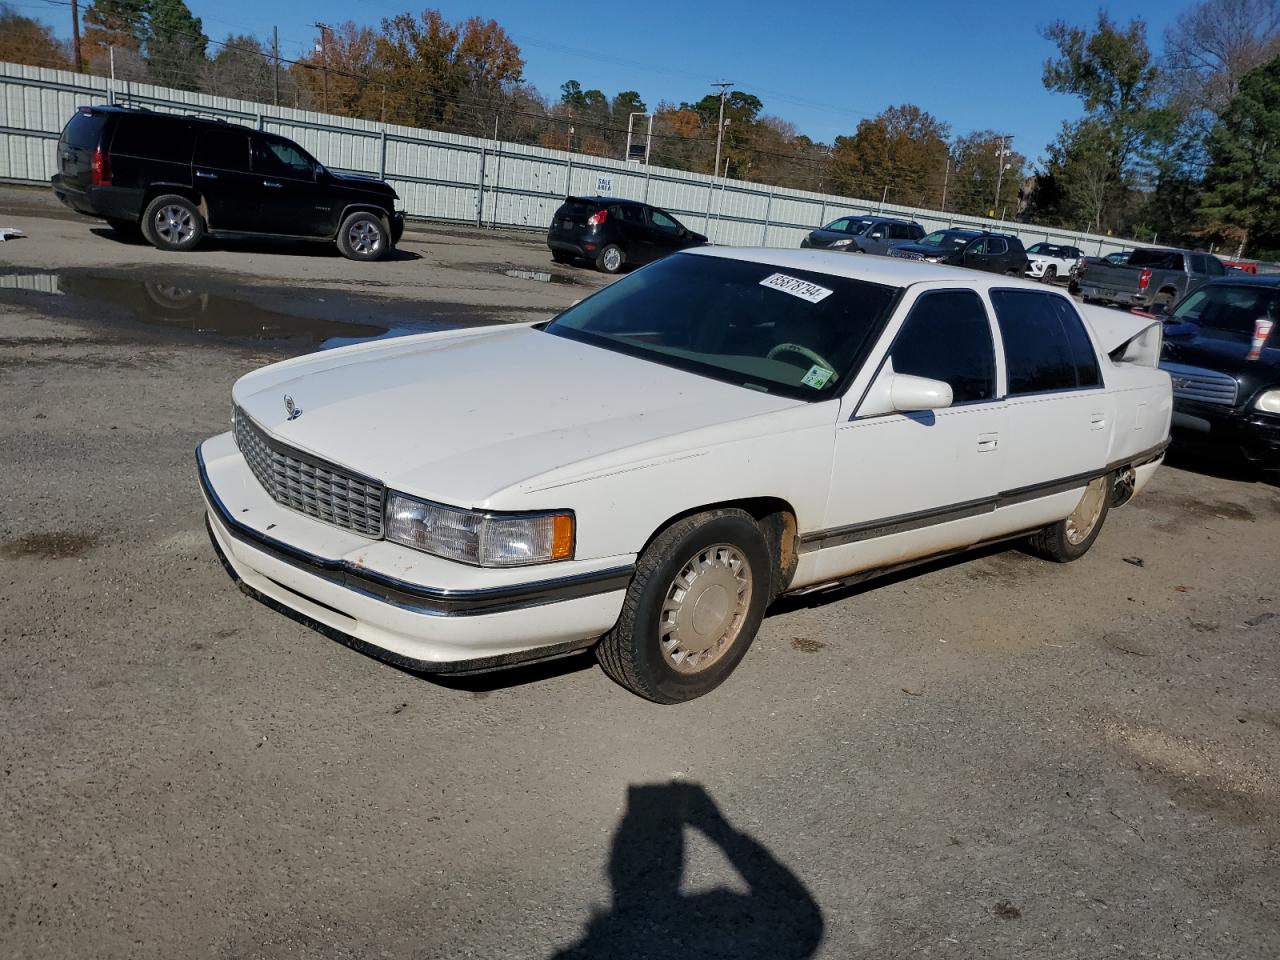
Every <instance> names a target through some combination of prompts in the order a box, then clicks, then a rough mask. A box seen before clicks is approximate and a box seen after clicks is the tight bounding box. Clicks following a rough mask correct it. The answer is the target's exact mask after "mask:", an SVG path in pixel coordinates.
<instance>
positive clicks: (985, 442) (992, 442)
mask: <svg viewBox="0 0 1280 960" xmlns="http://www.w3.org/2000/svg"><path fill="white" fill-rule="evenodd" d="M999 447H1000V434H998V433H980V434H978V452H979V453H992V452H993V451H995V450H997V449H999Z"/></svg>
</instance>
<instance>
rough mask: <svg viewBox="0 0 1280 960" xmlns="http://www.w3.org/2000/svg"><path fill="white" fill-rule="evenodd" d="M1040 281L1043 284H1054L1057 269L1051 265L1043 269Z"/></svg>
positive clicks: (1056, 277)
mask: <svg viewBox="0 0 1280 960" xmlns="http://www.w3.org/2000/svg"><path fill="white" fill-rule="evenodd" d="M1040 279H1041V280H1043V281H1044V282H1045V283H1054V282H1055V281H1056V280H1057V279H1058V268H1057V267H1055V266H1052V265H1050V266H1047V267H1045V268H1044V273H1042V274H1040Z"/></svg>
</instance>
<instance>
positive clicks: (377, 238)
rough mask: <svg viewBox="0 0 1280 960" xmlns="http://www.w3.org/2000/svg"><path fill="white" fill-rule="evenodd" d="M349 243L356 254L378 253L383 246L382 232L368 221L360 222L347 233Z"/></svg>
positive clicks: (353, 225)
mask: <svg viewBox="0 0 1280 960" xmlns="http://www.w3.org/2000/svg"><path fill="white" fill-rule="evenodd" d="M347 241H348V242H349V243H350V244H351V249H352V250H354V251H355V252H356V253H377V252H378V249H379V248H380V247H381V246H382V231H380V230H379V229H378V228H377V227H376V226H375V225H374V224H372V223H370V222H369V221H368V220H360V221H358V222H357V223H353V224H352V225H351V229H350V230H348V231H347Z"/></svg>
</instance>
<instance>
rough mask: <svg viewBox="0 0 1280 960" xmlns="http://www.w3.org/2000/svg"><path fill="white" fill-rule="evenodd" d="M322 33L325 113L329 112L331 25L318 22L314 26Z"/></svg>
mask: <svg viewBox="0 0 1280 960" xmlns="http://www.w3.org/2000/svg"><path fill="white" fill-rule="evenodd" d="M312 26H314V27H315V28H316V29H317V30H319V31H320V76H321V77H322V78H323V79H322V80H321V83H323V84H324V87H323V89H324V112H325V113H328V112H329V43H328V39H329V25H328V24H327V23H320V22H318V21H317V22H316V23H314V24H312Z"/></svg>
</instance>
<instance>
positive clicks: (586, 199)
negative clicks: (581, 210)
mask: <svg viewBox="0 0 1280 960" xmlns="http://www.w3.org/2000/svg"><path fill="white" fill-rule="evenodd" d="M575 200H576V201H577V202H579V203H628V204H631V205H632V206H635V207H647V206H649V204H647V203H643V202H641V201H639V200H627V199H626V198H624V197H575V196H568V197H565V198H564V202H565V203H572V202H574V201H575Z"/></svg>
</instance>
